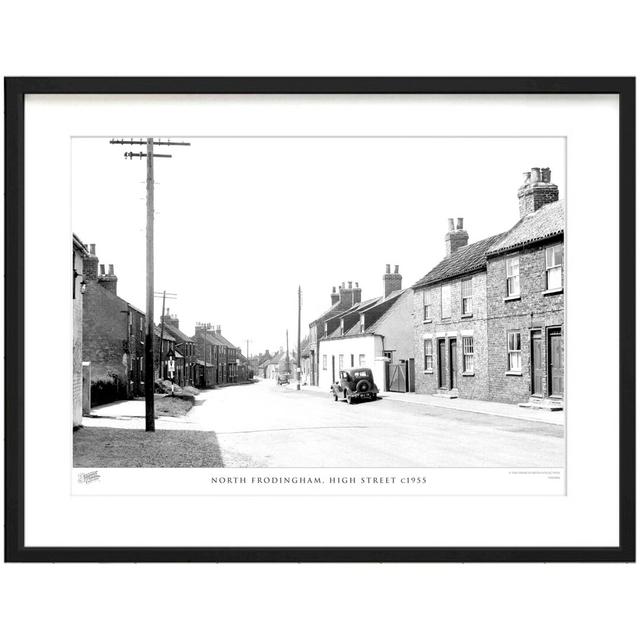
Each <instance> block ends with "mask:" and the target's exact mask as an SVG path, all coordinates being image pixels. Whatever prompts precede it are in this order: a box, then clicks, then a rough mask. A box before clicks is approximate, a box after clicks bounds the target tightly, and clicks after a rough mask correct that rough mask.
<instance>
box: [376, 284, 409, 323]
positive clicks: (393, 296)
mask: <svg viewBox="0 0 640 640" xmlns="http://www.w3.org/2000/svg"><path fill="white" fill-rule="evenodd" d="M408 291H409V289H401V290H399V291H394V292H393V293H390V294H389V295H388V296H387V297H386V298H385V299H384V300H383V301H382V303H388V305H389V306H388V307H387V308H386V309H385V310H384V311H383V313H382V315H381V316H380V317H379V318H378V319H377V320H376V321H375V322H374V323H373V324H372V325H371V326H370V327H368V328H367V329H366V330H365V333H375V332H376V331H377V329H378V327H379V326H380V324H381V323H382V321H383V320H384V317H385V316H386V315H387V313H389V310H390V309H391V308H392V307H393V305H394V304H395V303H396V302H397V301H398V300H400V298H401V297H402V295H403V294H404V293H407V292H408ZM382 303H378V304H377V305H376V306H375V307H371V310H373V309H375V308H376V307H380V306H382Z"/></svg>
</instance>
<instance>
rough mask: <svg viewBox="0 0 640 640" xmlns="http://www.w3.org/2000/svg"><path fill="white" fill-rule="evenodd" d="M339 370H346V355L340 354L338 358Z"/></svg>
mask: <svg viewBox="0 0 640 640" xmlns="http://www.w3.org/2000/svg"><path fill="white" fill-rule="evenodd" d="M338 368H339V369H344V355H343V354H340V355H339V356H338Z"/></svg>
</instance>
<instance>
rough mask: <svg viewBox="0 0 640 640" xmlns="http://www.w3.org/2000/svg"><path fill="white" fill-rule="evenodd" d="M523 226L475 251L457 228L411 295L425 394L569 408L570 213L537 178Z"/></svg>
mask: <svg viewBox="0 0 640 640" xmlns="http://www.w3.org/2000/svg"><path fill="white" fill-rule="evenodd" d="M518 198H519V210H520V218H519V220H518V221H517V222H516V224H515V225H514V226H513V227H512V228H511V229H509V230H508V231H506V232H503V233H501V234H498V235H495V236H491V237H488V238H485V239H484V240H481V241H479V242H476V243H474V244H471V245H468V244H467V242H468V234H467V233H466V231H464V229H463V221H462V219H461V218H458V223H457V226H456V228H454V225H453V219H449V231H448V233H447V235H446V236H445V243H446V254H447V255H446V257H445V258H444V259H443V260H442V261H441V262H440V263H439V264H438V265H436V267H434V268H433V269H432V270H431V271H430V272H429V273H428V274H427V275H426V276H424V277H423V278H422V279H420V280H419V281H418V282H416V284H415V285H414V286H413V290H414V300H413V302H414V322H413V324H414V330H415V350H416V354H418V353H420V354H421V356H422V357H421V360H422V366H421V367H420V368H419V373H418V375H417V378H416V391H417V392H419V393H431V394H433V393H436V394H446V395H448V396H450V397H463V398H473V399H482V400H494V401H498V402H508V403H521V404H525V405H534V404H536V405H540V404H542V405H543V406H546V407H549V408H562V399H563V395H564V335H563V331H564V329H563V327H564V285H563V283H564V279H563V262H564V260H563V254H564V220H565V211H564V204H563V203H562V202H561V201H559V200H558V187H557V186H556V185H554V184H552V183H551V171H550V170H549V169H547V168H545V169H538V168H533V169H532V170H531V171H530V172H527V173H526V174H525V183H524V184H523V185H522V186H521V187H520V189H519V191H518Z"/></svg>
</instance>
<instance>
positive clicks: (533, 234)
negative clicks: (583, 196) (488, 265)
mask: <svg viewBox="0 0 640 640" xmlns="http://www.w3.org/2000/svg"><path fill="white" fill-rule="evenodd" d="M563 232H564V201H563V200H557V201H556V202H550V203H549V204H545V205H544V206H542V207H540V208H539V209H538V210H536V211H534V212H532V213H529V214H527V215H526V216H524V218H521V219H520V220H518V222H517V223H516V224H515V225H514V226H513V227H511V229H510V230H509V231H507V233H506V234H504V237H503V238H502V239H501V240H500V241H499V242H496V244H494V245H493V246H492V247H491V249H490V250H489V252H488V253H489V254H490V255H495V254H498V253H503V252H504V251H509V250H510V249H515V248H516V247H521V246H523V245H526V244H531V243H532V242H538V241H540V240H544V239H545V238H549V237H552V236H556V235H559V234H561V233H563Z"/></svg>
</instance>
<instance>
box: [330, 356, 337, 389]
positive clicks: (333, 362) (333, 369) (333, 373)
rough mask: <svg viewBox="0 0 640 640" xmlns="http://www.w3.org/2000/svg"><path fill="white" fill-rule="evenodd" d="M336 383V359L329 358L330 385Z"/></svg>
mask: <svg viewBox="0 0 640 640" xmlns="http://www.w3.org/2000/svg"><path fill="white" fill-rule="evenodd" d="M335 381H336V357H335V356H331V384H333V383H334V382H335Z"/></svg>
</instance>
